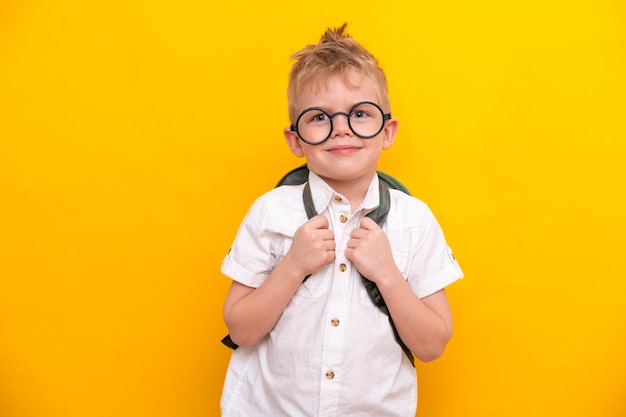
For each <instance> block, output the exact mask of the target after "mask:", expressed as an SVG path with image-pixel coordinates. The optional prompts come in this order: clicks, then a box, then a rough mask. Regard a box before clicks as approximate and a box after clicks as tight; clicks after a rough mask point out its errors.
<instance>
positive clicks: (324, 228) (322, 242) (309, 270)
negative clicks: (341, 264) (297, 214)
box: [285, 215, 335, 278]
mask: <svg viewBox="0 0 626 417" xmlns="http://www.w3.org/2000/svg"><path fill="white" fill-rule="evenodd" d="M285 258H288V259H289V261H290V262H291V263H292V265H294V267H296V268H301V269H302V278H304V277H305V276H307V275H310V274H313V273H315V272H317V271H319V270H320V269H322V267H324V266H325V265H327V264H328V263H330V262H332V260H333V259H335V236H334V233H333V231H332V230H330V229H329V228H328V219H327V218H326V216H322V215H317V216H313V217H311V219H309V221H307V222H306V223H304V224H303V225H302V226H300V227H299V228H298V230H296V234H295V235H294V237H293V242H292V243H291V248H290V249H289V252H287V255H285Z"/></svg>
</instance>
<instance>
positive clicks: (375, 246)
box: [345, 217, 397, 282]
mask: <svg viewBox="0 0 626 417" xmlns="http://www.w3.org/2000/svg"><path fill="white" fill-rule="evenodd" d="M345 254H346V258H348V260H349V261H351V262H352V263H353V264H354V266H355V267H356V269H357V270H358V271H359V272H360V273H361V274H363V276H365V277H367V279H369V280H370V281H373V282H378V281H380V280H381V279H384V278H385V277H389V276H392V275H393V274H392V273H391V272H392V271H393V268H396V269H397V267H396V264H395V262H394V259H393V255H392V254H391V246H390V245H389V239H387V236H386V235H385V232H383V230H382V229H381V228H380V226H378V224H376V222H375V221H374V220H372V219H370V218H369V217H365V218H363V220H362V221H361V225H360V226H359V227H358V228H356V229H354V230H353V231H352V233H351V234H350V240H348V245H347V248H346V251H345Z"/></svg>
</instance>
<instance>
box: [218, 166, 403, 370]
mask: <svg viewBox="0 0 626 417" xmlns="http://www.w3.org/2000/svg"><path fill="white" fill-rule="evenodd" d="M377 174H378V179H379V181H378V186H379V190H378V191H379V194H380V204H379V206H378V207H377V208H376V209H375V210H374V211H372V212H371V213H369V214H367V217H369V218H371V219H372V220H374V221H375V222H376V223H377V224H378V225H379V226H380V227H382V226H383V224H384V223H385V219H386V218H387V214H389V207H390V204H391V198H390V196H389V189H390V188H393V189H395V190H400V191H402V192H404V193H406V194H408V195H411V193H410V192H409V190H408V189H407V188H406V187H405V186H404V185H402V183H400V181H398V180H397V179H395V178H393V177H392V176H391V175H388V174H385V173H383V172H380V171H378V172H377ZM308 179H309V168H308V167H307V165H306V164H304V165H301V166H299V167H297V168H295V169H292V170H291V171H289V172H288V173H287V174H285V175H284V176H283V177H282V178H281V180H280V181H278V184H276V187H279V186H281V185H301V184H305V186H304V190H303V192H302V200H303V202H304V209H305V211H306V214H307V217H308V218H309V219H310V218H311V217H313V216H316V215H317V212H316V211H315V206H314V204H313V198H312V196H311V189H310V187H309V184H308ZM308 278H309V276H306V277H304V281H306V280H307V279H308ZM361 280H362V281H363V285H364V286H365V288H366V289H367V292H368V294H369V296H370V299H371V300H372V302H373V303H374V304H375V305H376V306H377V307H378V308H379V309H380V311H382V312H383V313H384V314H385V315H387V316H388V317H389V323H390V324H391V328H392V329H393V334H394V336H395V339H396V341H397V342H398V344H400V346H401V347H402V350H403V351H404V353H405V354H406V356H407V358H409V360H410V361H411V364H412V365H413V366H415V361H414V359H413V354H412V353H411V351H410V350H409V348H408V347H407V346H406V345H405V344H404V342H403V341H402V339H400V335H399V334H398V331H397V330H396V326H395V325H394V324H393V320H392V319H391V315H390V314H389V309H388V308H387V305H386V304H385V300H383V297H382V295H381V294H380V291H379V290H378V287H377V286H376V284H375V283H374V282H372V281H370V280H369V279H367V278H365V277H364V276H363V275H361ZM222 343H223V344H224V345H226V346H228V347H229V348H231V349H237V348H238V347H239V346H238V345H237V344H236V343H234V342H233V341H232V339H231V338H230V335H227V336H226V337H225V338H223V339H222Z"/></svg>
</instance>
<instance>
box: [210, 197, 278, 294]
mask: <svg viewBox="0 0 626 417" xmlns="http://www.w3.org/2000/svg"><path fill="white" fill-rule="evenodd" d="M270 222H271V216H270V214H269V212H268V208H267V205H266V204H264V202H263V201H262V200H261V199H259V200H256V201H255V202H254V204H253V205H252V206H251V207H250V210H249V211H248V213H247V214H246V216H245V217H244V219H243V221H242V223H241V225H240V226H239V230H238V231H237V235H236V237H235V241H234V242H233V245H232V246H231V248H230V250H229V251H228V254H227V255H226V257H225V258H224V260H223V261H222V269H221V271H222V273H223V274H224V275H226V276H228V277H230V278H232V279H233V280H235V281H237V282H240V283H242V284H244V285H247V286H249V287H254V288H257V287H259V286H260V285H261V284H262V283H263V282H264V281H265V279H267V277H268V276H269V275H270V273H271V272H272V270H273V269H274V265H275V264H276V251H275V250H274V249H275V248H274V247H273V246H274V239H273V234H272V233H271V232H270V230H271V227H269V223H270Z"/></svg>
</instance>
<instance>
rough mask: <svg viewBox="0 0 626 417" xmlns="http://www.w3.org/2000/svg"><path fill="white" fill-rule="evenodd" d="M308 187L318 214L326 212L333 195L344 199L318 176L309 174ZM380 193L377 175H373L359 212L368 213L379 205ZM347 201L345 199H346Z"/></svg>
mask: <svg viewBox="0 0 626 417" xmlns="http://www.w3.org/2000/svg"><path fill="white" fill-rule="evenodd" d="M309 186H310V187H311V195H312V197H313V204H314V205H315V210H316V211H317V212H318V213H322V212H324V211H325V210H326V208H327V207H328V205H329V204H330V202H331V201H332V198H333V196H334V195H339V196H341V197H342V198H344V199H345V196H343V195H341V194H339V193H337V192H335V190H333V189H332V188H331V187H330V186H329V185H328V184H327V183H326V182H325V181H324V180H323V179H322V178H320V177H319V175H317V174H315V173H313V172H309ZM379 194H380V193H379V192H378V175H377V174H374V175H373V176H372V180H371V181H370V185H369V186H368V188H367V192H366V193H365V198H364V199H363V201H362V202H361V206H360V207H359V210H362V209H363V210H366V211H367V212H368V213H369V212H370V211H372V210H374V209H375V208H376V207H378V206H379V205H380V195H379ZM346 200H347V199H346Z"/></svg>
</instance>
